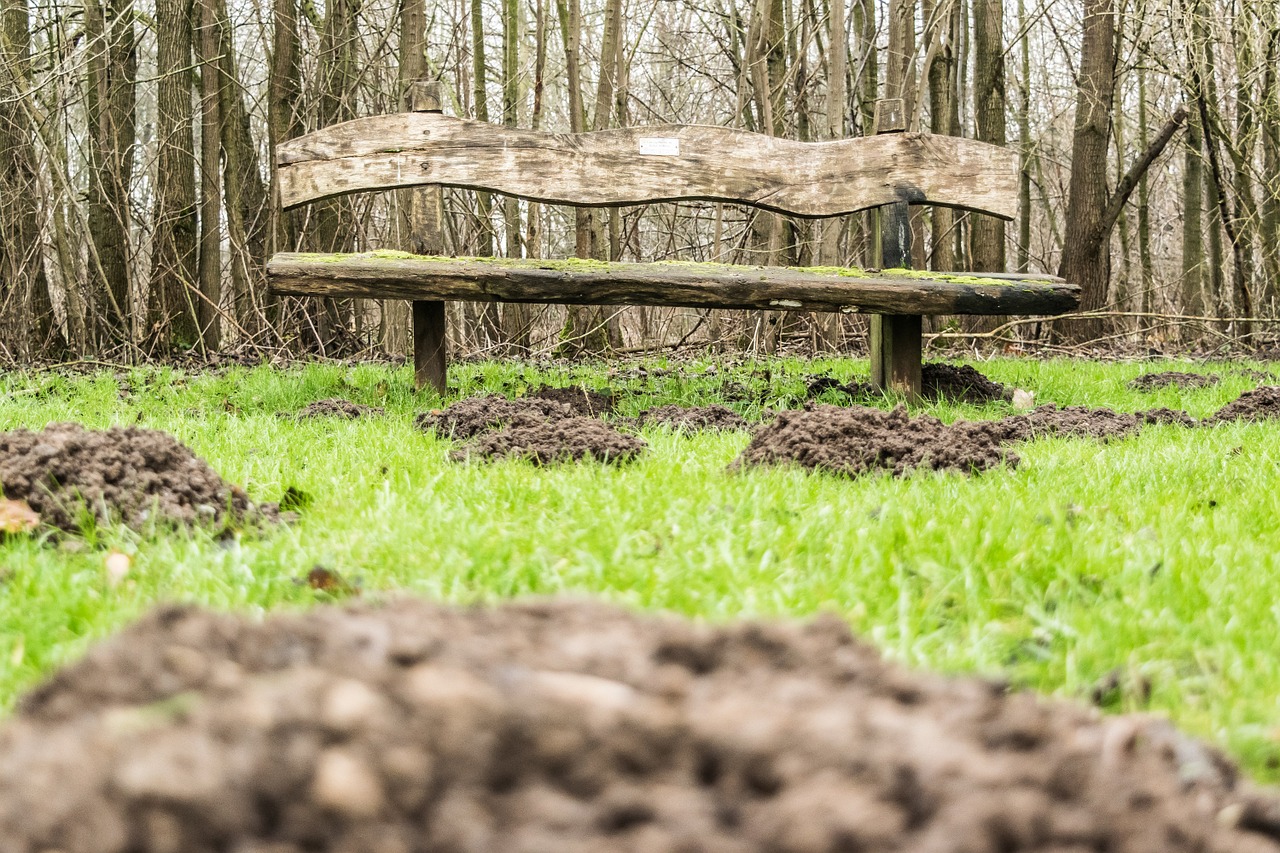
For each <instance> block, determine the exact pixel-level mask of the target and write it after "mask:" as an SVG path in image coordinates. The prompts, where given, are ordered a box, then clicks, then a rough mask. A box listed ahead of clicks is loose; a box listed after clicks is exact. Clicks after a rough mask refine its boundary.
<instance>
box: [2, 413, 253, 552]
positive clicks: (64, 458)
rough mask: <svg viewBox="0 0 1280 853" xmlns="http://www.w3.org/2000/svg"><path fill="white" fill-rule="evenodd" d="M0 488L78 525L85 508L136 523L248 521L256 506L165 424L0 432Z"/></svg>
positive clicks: (50, 517)
mask: <svg viewBox="0 0 1280 853" xmlns="http://www.w3.org/2000/svg"><path fill="white" fill-rule="evenodd" d="M0 491H2V492H3V494H4V497H5V498H8V499H10V500H25V501H26V502H27V503H28V504H30V505H31V508H32V509H34V510H35V511H36V512H38V513H40V517H41V520H42V521H44V522H45V523H46V524H51V525H53V526H55V527H60V528H63V529H64V530H76V529H78V528H79V526H80V522H81V520H82V519H83V518H84V516H85V514H86V513H87V514H88V515H91V516H93V517H94V518H96V519H97V520H98V521H104V522H105V521H123V522H124V523H125V524H127V525H129V526H131V527H135V528H136V527H142V526H144V525H146V524H147V523H148V522H150V521H153V520H157V519H158V520H161V521H164V522H169V523H174V524H195V523H223V522H227V521H246V520H248V521H252V520H260V519H263V518H270V517H274V516H275V514H276V513H275V509H276V508H275V507H274V506H265V505H264V506H255V505H254V504H253V503H251V502H250V500H249V497H248V495H246V494H245V492H244V491H243V490H242V489H241V488H239V487H238V486H234V485H231V484H230V483H227V482H225V481H224V480H223V479H222V478H221V477H219V476H218V474H217V472H216V471H214V470H213V469H212V468H210V467H209V465H208V464H207V463H206V462H205V461H204V460H203V459H201V458H200V457H198V456H196V455H195V454H194V453H192V452H191V449H190V448H188V447H187V446H186V445H184V444H182V443H181V442H180V441H178V440H177V439H176V438H174V437H173V436H171V435H169V434H168V433H165V432H160V431H158V430H151V429H140V428H138V427H111V428H110V429H105V430H94V429H86V428H85V427H83V426H81V425H80V424H75V423H55V424H50V425H49V426H47V427H45V428H44V429H43V430H39V431H32V430H25V429H19V430H14V431H12V432H3V433H0Z"/></svg>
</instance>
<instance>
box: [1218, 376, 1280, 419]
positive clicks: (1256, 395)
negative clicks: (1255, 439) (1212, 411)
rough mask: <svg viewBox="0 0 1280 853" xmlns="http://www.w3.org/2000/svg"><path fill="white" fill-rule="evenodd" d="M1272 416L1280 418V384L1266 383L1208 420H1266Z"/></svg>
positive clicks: (1242, 395) (1224, 407)
mask: <svg viewBox="0 0 1280 853" xmlns="http://www.w3.org/2000/svg"><path fill="white" fill-rule="evenodd" d="M1272 418H1280V386H1277V385H1264V386H1262V387H1261V388H1257V389H1254V390H1253V391H1246V392H1244V393H1243V394H1241V395H1240V396H1239V397H1237V398H1236V399H1235V400H1233V401H1232V402H1230V403H1227V405H1225V406H1223V407H1222V408H1221V409H1219V410H1218V413H1217V414H1216V415H1214V416H1213V417H1212V418H1209V419H1208V421H1207V422H1208V423H1227V422H1230V421H1265V420H1271V419H1272Z"/></svg>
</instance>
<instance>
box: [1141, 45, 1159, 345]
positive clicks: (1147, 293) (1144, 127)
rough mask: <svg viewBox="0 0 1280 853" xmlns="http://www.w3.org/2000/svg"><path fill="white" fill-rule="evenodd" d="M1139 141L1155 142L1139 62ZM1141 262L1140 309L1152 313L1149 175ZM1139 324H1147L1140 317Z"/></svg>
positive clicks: (1143, 185) (1144, 190)
mask: <svg viewBox="0 0 1280 853" xmlns="http://www.w3.org/2000/svg"><path fill="white" fill-rule="evenodd" d="M1138 144H1139V145H1140V146H1142V148H1143V149H1145V148H1147V147H1148V146H1149V145H1150V144H1151V127H1150V125H1149V123H1148V117H1147V71H1146V68H1145V66H1142V65H1139V66H1138ZM1138 265H1139V267H1140V268H1141V269H1140V281H1141V283H1142V284H1141V287H1142V293H1141V294H1140V296H1139V300H1138V310H1139V311H1141V312H1142V313H1144V314H1150V313H1152V312H1153V311H1154V310H1155V307H1156V300H1155V287H1156V278H1155V267H1154V265H1153V263H1152V259H1151V190H1150V186H1149V182H1148V179H1147V175H1145V174H1144V175H1143V176H1142V180H1141V181H1139V182H1138ZM1138 325H1139V328H1141V327H1143V326H1145V325H1146V321H1145V320H1140V321H1139V324H1138Z"/></svg>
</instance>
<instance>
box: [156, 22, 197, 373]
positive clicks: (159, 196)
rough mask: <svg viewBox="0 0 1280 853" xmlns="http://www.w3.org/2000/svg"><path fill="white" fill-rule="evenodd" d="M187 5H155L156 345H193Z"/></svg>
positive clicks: (193, 229) (193, 257) (193, 214)
mask: <svg viewBox="0 0 1280 853" xmlns="http://www.w3.org/2000/svg"><path fill="white" fill-rule="evenodd" d="M194 12H195V8H194V6H193V4H192V2H191V0H157V2H156V70H157V73H158V74H159V77H160V79H159V83H158V85H157V95H156V98H157V103H156V146H157V149H158V152H157V160H158V162H157V164H156V204H155V213H154V220H153V226H152V228H153V236H152V243H151V252H152V254H151V293H150V320H149V329H148V330H147V338H148V340H149V342H150V345H151V346H152V347H153V348H159V349H167V348H168V347H169V346H171V345H177V346H180V347H184V348H185V347H190V346H193V345H194V344H195V343H196V341H197V339H198V337H199V327H198V320H197V317H198V311H197V307H196V303H197V302H198V301H199V300H198V297H196V295H195V294H196V293H197V290H196V287H197V278H196V275H197V258H198V254H197V248H198V240H199V230H200V228H199V218H198V216H197V210H198V208H197V206H196V156H195V142H194V137H193V121H194V112H193V110H192V105H191V82H192V78H191V36H192V26H191V24H192V16H193V14H194Z"/></svg>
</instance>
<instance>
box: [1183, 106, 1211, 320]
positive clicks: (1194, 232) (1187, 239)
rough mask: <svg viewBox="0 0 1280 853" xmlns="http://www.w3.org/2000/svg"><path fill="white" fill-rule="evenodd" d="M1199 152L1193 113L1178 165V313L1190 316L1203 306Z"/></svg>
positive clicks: (1200, 141) (1197, 125) (1196, 118)
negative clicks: (1180, 278) (1179, 296)
mask: <svg viewBox="0 0 1280 853" xmlns="http://www.w3.org/2000/svg"><path fill="white" fill-rule="evenodd" d="M1191 96H1192V97H1193V98H1194V97H1195V94H1194V93H1191ZM1203 149H1204V137H1203V135H1202V134H1201V132H1200V117H1199V116H1197V115H1195V114H1194V113H1193V114H1192V115H1191V118H1190V119H1189V120H1188V122H1187V138H1186V140H1185V141H1184V142H1183V163H1182V312H1183V313H1184V314H1190V315H1193V316H1194V315H1201V314H1203V313H1204V311H1205V306H1206V302H1205V298H1204V280H1205V277H1204V271H1205V255H1204V225H1203V215H1204V159H1203V157H1204V155H1203Z"/></svg>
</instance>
